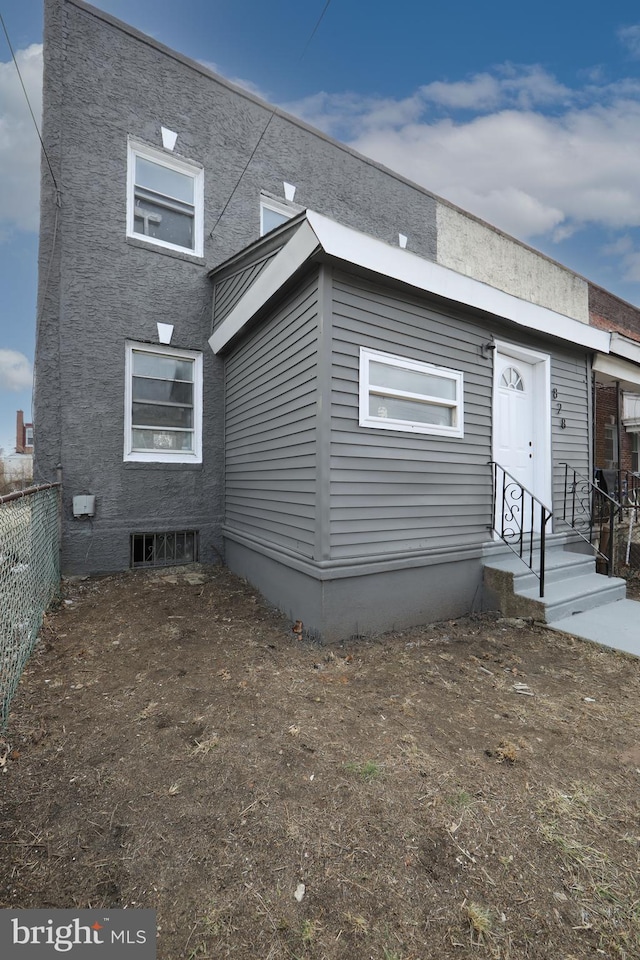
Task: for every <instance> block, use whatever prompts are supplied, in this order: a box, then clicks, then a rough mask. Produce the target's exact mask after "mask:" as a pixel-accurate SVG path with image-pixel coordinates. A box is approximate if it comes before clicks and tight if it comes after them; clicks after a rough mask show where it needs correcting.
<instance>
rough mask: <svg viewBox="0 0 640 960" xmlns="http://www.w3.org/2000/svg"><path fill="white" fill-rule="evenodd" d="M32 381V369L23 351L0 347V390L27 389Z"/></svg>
mask: <svg viewBox="0 0 640 960" xmlns="http://www.w3.org/2000/svg"><path fill="white" fill-rule="evenodd" d="M32 382H33V370H32V368H31V363H30V361H29V359H28V358H27V357H25V355H24V353H19V351H18V350H6V349H5V350H3V349H0V390H3V391H5V390H6V391H11V392H14V391H17V390H28V389H29V388H30V387H31V384H32Z"/></svg>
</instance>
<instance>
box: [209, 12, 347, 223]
mask: <svg viewBox="0 0 640 960" xmlns="http://www.w3.org/2000/svg"><path fill="white" fill-rule="evenodd" d="M330 3H331V0H327V2H326V3H325V5H324V7H323V10H322V13H321V14H320V16H319V17H318V19H317V21H316V25H315V27H314V28H313V30H312V31H311V33H310V35H309V38H308V40H307V42H306V43H305V45H304V48H303V50H302V53H301V54H300V59H301V60H302V58H303V57H304V55H305V53H306V52H307V49H308V47H309V44H310V43H311V41H312V40H313V38H314V36H315V34H316V31H317V29H318V27H319V26H320V24H321V23H322V20H323V18H324V15H325V13H326V12H327V10H328V9H329V4H330ZM277 112H278V109H277V107H274V108H273V110H272V111H271V114H270V116H269V119H268V120H267V122H266V124H265V127H264V130H263V131H262V133H261V134H260V136H259V137H258V141H257V143H256V145H255V147H254V148H253V150H252V151H251V156H250V157H249V159H248V160H247V162H246V163H245V165H244V167H243V169H242V172H241V174H240V176H239V177H238V179H237V181H236V183H235V186H234V188H233V190H232V191H231V193H230V194H229V197H228V199H227V202H226V203H225V205H224V207H223V208H222V210H221V211H220V215H219V216H218V219H217V220H216V222H215V223H214V225H213V227H212V228H211V233H210V234H209V239H210V240H211V239H212V237H213V235H214V233H215V231H216V228H217V226H218V224H219V223H220V221H221V220H222V218H223V216H224V214H225V211H226V209H227V207H228V206H229V204H230V203H231V201H232V200H233V197H234V196H235V192H236V190H237V189H238V187H239V186H240V183H241V182H242V178H243V177H244V175H245V173H246V172H247V169H248V167H249V164H250V163H251V161H252V160H253V158H254V157H255V155H256V151H257V149H258V147H259V146H260V144H261V143H262V141H263V139H264V135H265V133H266V132H267V130H268V129H269V124H270V123H271V121H272V120H273V118H274V117H275V115H276V113H277Z"/></svg>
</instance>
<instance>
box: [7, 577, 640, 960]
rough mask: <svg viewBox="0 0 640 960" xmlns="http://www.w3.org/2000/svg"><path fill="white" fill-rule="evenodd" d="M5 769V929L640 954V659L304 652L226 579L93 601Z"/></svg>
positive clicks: (318, 944)
mask: <svg viewBox="0 0 640 960" xmlns="http://www.w3.org/2000/svg"><path fill="white" fill-rule="evenodd" d="M7 741H8V742H7V743H6V744H4V746H3V747H2V748H0V767H1V768H2V769H1V770H0V796H1V804H2V817H1V822H0V907H88V906H92V907H95V906H112V907H116V906H118V907H124V906H126V907H152V908H155V909H156V910H157V919H158V929H159V933H158V958H159V960H178V958H191V960H202V958H212V960H214V958H215V960H221V958H224V957H233V958H235V960H267V958H268V960H279V958H304V960H312V958H327V960H334V958H344V960H361V958H362V960H369V958H373V960H453V958H456V960H465V958H471V957H474V958H478V957H495V958H513V960H520V958H529V957H530V958H539V960H585V958H589V957H594V958H595V957H608V958H621V960H624V958H626V960H637V958H639V957H640V900H639V896H640V894H639V890H638V876H639V870H640V662H639V661H637V660H634V659H632V658H628V657H625V656H622V655H618V654H616V653H614V652H611V651H604V650H600V649H598V648H596V647H594V646H591V645H589V644H585V643H582V642H580V641H577V640H574V639H573V638H569V637H562V636H560V635H556V634H552V633H550V632H548V631H546V630H545V629H543V628H540V627H536V626H532V625H531V624H529V623H527V622H524V621H520V620H504V619H499V618H497V617H495V616H489V615H487V616H483V617H473V618H468V619H464V620H459V621H455V622H454V621H452V622H446V623H438V624H431V625H429V626H425V627H422V628H416V629H413V630H409V631H403V632H402V633H394V634H388V635H386V636H383V637H375V638H368V637H358V638H354V639H353V640H352V641H350V642H346V643H344V644H343V645H340V646H331V647H329V646H318V645H314V644H311V643H309V642H308V641H306V640H304V639H300V638H299V637H298V636H297V635H296V634H295V633H294V632H293V631H292V629H291V624H290V623H289V622H288V621H285V620H283V618H282V617H280V616H279V615H278V614H276V613H274V612H273V611H272V610H271V609H270V608H268V607H267V606H266V605H265V604H264V603H263V602H262V600H261V599H260V597H259V596H257V595H256V594H255V592H254V591H253V590H252V589H251V588H250V587H249V586H248V585H247V584H245V583H244V582H242V581H240V580H238V579H236V578H234V577H233V576H232V575H231V574H229V573H228V571H226V570H224V569H222V568H214V569H205V568H181V569H177V570H170V571H167V570H163V571H154V572H138V573H135V574H126V575H122V576H114V577H107V578H102V579H91V580H83V581H74V582H70V583H67V584H66V585H65V599H64V601H63V603H62V605H61V606H60V608H59V609H58V610H57V611H55V612H54V613H52V614H50V615H49V617H48V619H47V623H46V627H45V629H44V631H43V642H42V643H40V644H39V645H38V647H37V650H36V652H35V654H34V656H33V657H32V659H31V661H30V663H29V665H28V667H27V670H26V673H25V675H24V678H23V682H22V684H21V688H20V690H19V692H18V695H17V697H16V699H15V700H14V703H13V712H12V716H11V721H10V727H9V731H8V737H7Z"/></svg>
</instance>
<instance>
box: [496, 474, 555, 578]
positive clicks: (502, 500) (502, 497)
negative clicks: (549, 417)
mask: <svg viewBox="0 0 640 960" xmlns="http://www.w3.org/2000/svg"><path fill="white" fill-rule="evenodd" d="M489 465H490V467H491V469H492V473H493V496H492V518H493V519H492V524H491V527H492V529H493V530H494V531H495V533H497V535H498V536H499V537H500V539H501V540H503V541H504V542H505V543H506V544H507V546H508V547H510V548H511V550H512V551H513V552H514V553H515V554H517V556H519V557H520V559H521V560H522V561H523V562H524V563H525V564H526V565H527V566H528V567H529V569H530V570H531V572H532V573H533V574H535V576H536V577H537V578H538V580H539V581H540V596H541V597H544V578H545V540H546V533H547V523H548V522H549V520H550V519H551V510H549V509H548V507H546V506H545V505H544V503H542V501H541V500H538V498H537V497H535V496H534V495H533V494H532V493H531V492H530V491H529V490H527V488H526V487H524V486H523V485H522V484H521V483H520V481H519V480H516V478H515V477H513V476H511V474H510V473H507V471H506V470H505V469H504V467H501V466H500V464H499V463H496V462H495V460H491V461H490V462H489Z"/></svg>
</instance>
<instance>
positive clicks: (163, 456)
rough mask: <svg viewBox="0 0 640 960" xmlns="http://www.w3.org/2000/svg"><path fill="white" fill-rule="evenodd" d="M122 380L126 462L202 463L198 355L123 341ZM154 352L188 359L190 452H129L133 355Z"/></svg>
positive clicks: (200, 390)
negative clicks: (190, 376)
mask: <svg viewBox="0 0 640 960" xmlns="http://www.w3.org/2000/svg"><path fill="white" fill-rule="evenodd" d="M125 348H126V352H125V381H124V460H125V462H130V463H202V354H201V353H199V352H198V351H196V350H179V349H175V348H173V347H167V346H156V345H155V344H151V343H137V342H135V341H133V340H127V341H126V344H125ZM134 350H136V351H140V352H142V353H157V354H160V355H161V356H165V357H175V358H177V359H178V360H192V361H194V367H193V450H192V451H189V450H175V451H166V450H132V446H133V438H132V423H131V404H132V399H133V397H132V392H133V391H132V386H133V352H134Z"/></svg>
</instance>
